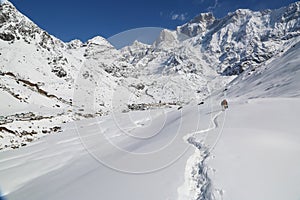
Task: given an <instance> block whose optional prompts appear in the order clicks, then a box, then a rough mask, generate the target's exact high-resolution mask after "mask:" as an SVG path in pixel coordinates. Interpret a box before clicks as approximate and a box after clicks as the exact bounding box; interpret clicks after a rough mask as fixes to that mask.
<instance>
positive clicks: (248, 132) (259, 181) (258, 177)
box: [206, 98, 300, 200]
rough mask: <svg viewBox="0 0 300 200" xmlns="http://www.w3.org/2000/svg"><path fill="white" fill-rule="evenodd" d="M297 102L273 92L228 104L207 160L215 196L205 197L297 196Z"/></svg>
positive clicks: (262, 199)
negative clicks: (268, 95)
mask: <svg viewBox="0 0 300 200" xmlns="http://www.w3.org/2000/svg"><path fill="white" fill-rule="evenodd" d="M299 103H300V100H299V99H298V98H290V99H288V98H286V99H285V98H275V99H274V98H272V99H264V100H261V99H258V100H251V101H249V102H248V103H247V104H243V105H238V104H234V105H231V106H230V109H229V110H228V111H227V114H226V119H225V126H224V128H223V131H222V136H221V138H220V140H219V142H218V144H217V146H216V147H215V149H214V150H213V151H212V152H211V155H212V157H211V158H209V159H208V161H207V162H206V164H207V165H208V167H209V168H212V169H213V170H211V172H210V178H211V181H212V184H213V188H214V189H215V192H214V196H215V197H216V198H213V197H212V198H209V199H224V200H227V199H228V200H240V199H245V200H248V199H249V200H250V199H257V200H265V199H272V200H277V199H278V200H279V199H298V198H299V196H300V191H299V185H300V172H299V168H300V160H299V159H298V155H299V153H300V148H299V142H300V135H299V125H298V115H299V112H300V107H299Z"/></svg>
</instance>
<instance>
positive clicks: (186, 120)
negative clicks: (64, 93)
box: [0, 106, 211, 200]
mask: <svg viewBox="0 0 300 200" xmlns="http://www.w3.org/2000/svg"><path fill="white" fill-rule="evenodd" d="M199 108H200V106H199ZM202 109H203V110H202V111H203V112H205V114H203V115H201V112H200V110H199V111H198V109H197V106H192V107H187V108H186V109H184V110H177V109H169V110H165V111H164V112H163V113H162V112H161V111H160V110H158V111H153V112H154V113H152V117H153V118H152V122H151V121H149V119H151V118H149V113H148V112H134V113H131V119H132V120H131V123H129V122H130V121H128V118H127V114H122V115H120V116H115V117H118V118H119V119H122V120H121V124H118V125H119V126H120V125H121V126H122V127H123V131H124V130H131V131H130V132H125V133H124V132H122V130H121V129H120V127H118V126H117V125H116V124H115V123H116V120H115V119H114V118H113V117H102V118H99V119H97V120H95V119H94V120H85V121H82V122H79V123H78V124H77V128H78V132H79V134H78V133H77V131H76V129H75V127H76V126H75V124H69V125H66V126H65V127H64V132H63V134H60V135H53V136H49V137H46V138H43V139H41V140H40V141H39V142H37V143H32V144H31V145H30V146H29V147H27V148H22V149H18V150H16V151H6V152H2V153H1V159H0V177H1V183H0V185H1V188H2V191H3V193H4V194H5V195H6V197H7V199H8V200H13V199H31V200H35V199H45V200H46V199H49V200H50V199H65V200H67V199H72V200H75V199H95V198H99V199H149V200H150V199H176V198H177V188H178V187H179V186H180V185H181V184H182V183H183V182H184V173H183V172H184V170H185V166H186V160H187V159H188V158H189V156H191V155H192V153H193V152H194V149H193V148H191V146H190V145H189V144H188V143H187V142H186V141H185V140H184V139H183V137H184V136H185V135H187V134H188V133H193V132H195V131H196V130H198V129H206V128H207V127H208V125H209V124H210V120H211V119H210V118H211V117H210V116H211V114H207V113H210V107H206V108H204V107H203V108H202ZM183 116H184V117H183ZM200 116H201V117H200ZM198 119H199V121H201V123H199V124H198ZM162 122H164V123H163V124H162ZM161 125H164V126H163V127H162V128H161V129H159V131H160V132H158V133H157V135H155V136H153V137H152V136H151V134H153V133H156V132H155V130H156V129H157V128H159V127H160V126H161ZM198 125H199V126H198ZM101 131H102V132H101ZM128 133H131V134H135V133H138V135H135V136H136V137H139V136H140V137H142V136H143V137H146V136H151V137H150V138H148V139H137V138H133V137H130V136H128V135H127V134H128ZM149 134H150V135H149ZM79 136H80V137H79ZM101 136H102V137H101ZM103 136H105V137H103ZM103 138H109V140H107V139H103ZM83 143H84V144H85V147H87V149H88V150H89V152H93V155H94V156H98V155H100V158H101V159H99V160H100V162H99V161H98V160H97V159H95V157H93V156H92V155H91V154H90V153H89V152H88V151H87V149H86V148H84V145H83ZM111 143H113V144H115V145H118V147H119V148H122V149H124V150H126V151H128V152H131V153H126V152H123V151H120V150H119V149H118V148H114V146H112V145H111ZM102 154H103V155H102ZM136 154H139V155H140V157H139V158H138V157H134V156H135V155H136ZM107 156H108V157H107ZM106 165H108V166H106ZM110 167H112V168H110ZM113 168H115V169H117V170H115V169H113ZM118 170H122V171H123V170H124V171H125V172H120V171H118ZM126 171H127V172H132V173H135V172H136V173H140V174H132V173H126ZM151 171H153V172H151ZM143 172H145V173H143ZM146 172H148V173H146ZM12 174H13V179H12V176H11V175H12Z"/></svg>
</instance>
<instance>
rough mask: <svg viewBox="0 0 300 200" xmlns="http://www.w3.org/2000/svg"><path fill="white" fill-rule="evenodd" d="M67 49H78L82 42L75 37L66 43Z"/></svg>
mask: <svg viewBox="0 0 300 200" xmlns="http://www.w3.org/2000/svg"><path fill="white" fill-rule="evenodd" d="M67 46H68V48H69V49H78V48H80V47H82V46H83V42H82V41H80V40H78V39H76V40H72V41H70V42H68V43H67Z"/></svg>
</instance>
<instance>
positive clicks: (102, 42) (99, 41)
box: [86, 36, 114, 48]
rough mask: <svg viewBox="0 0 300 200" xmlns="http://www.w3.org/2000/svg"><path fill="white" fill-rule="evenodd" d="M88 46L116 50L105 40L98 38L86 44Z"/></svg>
mask: <svg viewBox="0 0 300 200" xmlns="http://www.w3.org/2000/svg"><path fill="white" fill-rule="evenodd" d="M86 44H87V45H99V46H107V47H111V48H114V47H113V45H112V44H110V43H109V42H108V41H107V40H106V39H105V38H103V37H100V36H96V37H94V38H92V39H90V40H88V41H87V42H86Z"/></svg>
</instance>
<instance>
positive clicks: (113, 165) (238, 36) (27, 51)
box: [0, 1, 300, 200]
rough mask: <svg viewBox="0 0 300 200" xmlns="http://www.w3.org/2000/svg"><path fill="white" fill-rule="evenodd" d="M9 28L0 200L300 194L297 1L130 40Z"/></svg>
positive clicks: (8, 21)
mask: <svg viewBox="0 0 300 200" xmlns="http://www.w3.org/2000/svg"><path fill="white" fill-rule="evenodd" d="M0 24H1V26H0V100H1V104H0V150H1V151H0V199H1V195H2V196H3V197H2V198H4V199H5V200H19V199H30V200H40V199H45V200H47V199H49V200H50V199H63V200H68V199H72V200H74V199H146V200H147V199H149V200H150V199H151V200H152V199H180V200H182V199H183V200H185V199H186V200H191V199H199V200H221V199H222V200H241V199H245V200H246V199H258V200H260V199H261V200H266V199H272V200H277V199H278V200H281V199H289V200H293V199H295V200H297V199H299V198H300V190H299V188H300V171H299V169H300V159H298V157H299V156H298V155H299V153H300V145H299V144H300V133H299V130H298V129H299V125H298V123H297V122H298V121H299V120H298V118H299V117H298V115H299V112H300V106H299V105H300V54H299V52H300V2H295V3H293V4H291V5H289V6H287V7H285V8H281V9H277V10H273V11H271V10H266V11H260V12H253V11H250V10H245V9H240V10H237V11H236V12H233V13H229V14H228V15H227V16H225V17H224V18H222V19H215V17H214V16H213V15H212V14H211V13H204V14H200V15H199V16H197V17H195V18H194V19H193V20H191V21H190V22H189V23H187V24H184V25H182V26H180V27H178V28H177V30H176V31H170V30H163V31H162V33H161V35H160V36H159V38H158V39H157V40H156V42H155V43H154V44H153V45H146V44H142V43H140V42H138V41H136V42H134V43H133V44H132V45H131V46H128V47H124V48H122V49H120V50H118V49H116V48H114V47H113V46H112V45H111V44H110V43H109V42H108V41H107V40H106V39H104V38H102V37H99V36H98V37H95V38H92V39H91V40H89V41H87V42H85V43H83V42H81V41H79V40H74V41H71V42H69V43H64V42H62V41H60V40H59V39H57V38H55V37H53V36H51V35H49V34H48V33H47V32H45V31H43V30H42V29H40V28H39V27H38V26H37V25H35V24H34V23H33V22H31V21H30V20H29V19H28V18H27V17H25V16H24V15H22V14H21V13H20V12H19V11H17V10H16V8H15V7H14V6H13V5H12V4H11V3H10V2H8V1H7V2H3V3H2V4H1V5H0ZM225 98H226V99H227V100H228V102H229V108H228V109H226V110H222V109H221V105H220V103H221V101H222V100H223V99H225ZM1 200H2V199H1Z"/></svg>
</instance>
